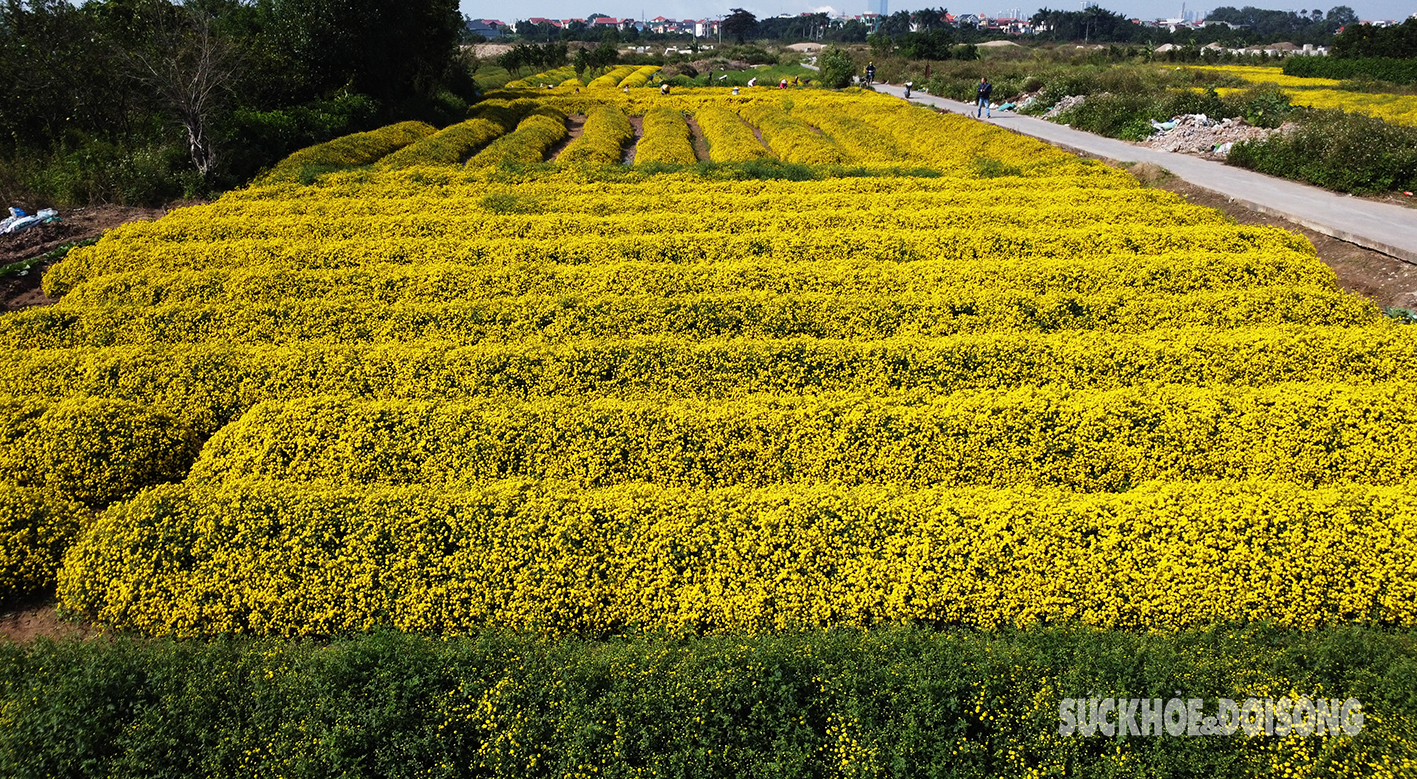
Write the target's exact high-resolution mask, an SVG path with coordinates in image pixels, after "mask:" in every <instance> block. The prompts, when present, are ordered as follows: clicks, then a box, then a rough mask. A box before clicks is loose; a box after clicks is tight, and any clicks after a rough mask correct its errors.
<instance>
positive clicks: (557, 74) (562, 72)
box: [502, 65, 576, 89]
mask: <svg viewBox="0 0 1417 779" xmlns="http://www.w3.org/2000/svg"><path fill="white" fill-rule="evenodd" d="M575 76H576V69H575V68H573V67H571V66H569V65H567V66H565V67H561V68H553V69H552V70H545V71H542V72H540V73H537V74H535V75H531V76H527V77H526V78H519V79H517V80H515V81H508V82H507V83H506V84H504V85H503V86H502V88H503V89H536V88H537V87H538V86H540V85H542V84H561V83H562V82H563V81H565V80H567V79H572V78H575Z"/></svg>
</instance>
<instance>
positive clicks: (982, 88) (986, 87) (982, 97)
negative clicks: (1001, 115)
mask: <svg viewBox="0 0 1417 779" xmlns="http://www.w3.org/2000/svg"><path fill="white" fill-rule="evenodd" d="M974 94H975V97H977V98H978V101H979V105H978V106H976V107H975V109H974V118H976V119H978V118H979V112H980V111H983V112H984V118H985V119H992V118H994V115H993V114H992V113H990V112H989V96H990V95H992V94H994V85H993V84H990V83H989V77H988V76H984V77H982V78H980V79H979V88H978V89H976V90H975V91H974Z"/></svg>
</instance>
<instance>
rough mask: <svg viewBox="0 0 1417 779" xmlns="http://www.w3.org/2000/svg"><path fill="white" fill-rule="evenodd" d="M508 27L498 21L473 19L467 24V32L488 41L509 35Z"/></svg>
mask: <svg viewBox="0 0 1417 779" xmlns="http://www.w3.org/2000/svg"><path fill="white" fill-rule="evenodd" d="M506 27H507V25H505V24H502V23H501V22H499V21H497V20H496V19H473V20H472V21H469V22H468V23H467V31H468V32H469V33H470V34H472V35H481V36H482V37H484V38H486V39H487V40H489V41H490V40H494V39H496V38H500V37H502V36H503V35H506V34H507V30H506Z"/></svg>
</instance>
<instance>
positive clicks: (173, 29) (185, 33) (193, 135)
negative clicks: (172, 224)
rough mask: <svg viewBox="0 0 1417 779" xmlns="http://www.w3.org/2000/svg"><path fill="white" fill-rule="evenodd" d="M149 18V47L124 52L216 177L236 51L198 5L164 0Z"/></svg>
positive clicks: (195, 160) (196, 159) (198, 161)
mask: <svg viewBox="0 0 1417 779" xmlns="http://www.w3.org/2000/svg"><path fill="white" fill-rule="evenodd" d="M146 21H147V29H146V30H145V31H144V33H145V34H144V35H143V39H144V45H140V46H134V47H132V48H128V49H124V50H120V56H121V58H122V60H123V61H124V62H125V63H126V64H127V66H128V72H129V73H130V74H131V76H132V77H133V78H135V79H136V80H137V81H138V82H139V83H141V84H143V85H144V86H145V87H147V88H149V89H151V90H152V93H153V94H154V95H156V96H157V97H158V98H159V99H160V100H161V101H162V102H163V103H164V104H165V105H166V107H167V109H168V110H169V111H171V112H172V114H173V115H174V116H175V118H176V119H177V122H178V123H179V124H180V125H182V129H183V130H184V131H185V132H186V134H187V147H188V151H189V154H190V155H191V157H192V164H193V166H194V167H196V169H197V172H198V173H200V174H201V176H202V178H203V179H205V180H210V179H211V177H212V174H213V173H214V172H215V170H216V165H217V148H216V144H215V140H216V139H215V137H214V134H213V132H212V128H213V125H214V124H215V123H216V121H217V113H218V111H219V110H220V108H221V107H222V103H223V100H224V98H225V97H226V94H227V92H228V90H229V88H230V86H231V82H232V81H233V80H234V78H235V76H236V71H237V56H236V49H235V47H234V46H233V45H232V44H231V43H230V42H229V41H227V40H225V39H224V38H222V37H221V36H220V35H218V34H217V32H216V30H215V27H214V24H213V21H212V19H211V18H210V17H209V16H207V14H205V13H203V12H202V11H201V10H200V9H199V8H198V7H196V6H195V5H194V6H171V5H168V4H167V3H165V2H159V3H157V4H156V5H155V7H154V8H153V13H152V14H150V15H149V16H148V17H147V20H146Z"/></svg>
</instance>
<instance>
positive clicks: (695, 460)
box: [0, 67, 1417, 635]
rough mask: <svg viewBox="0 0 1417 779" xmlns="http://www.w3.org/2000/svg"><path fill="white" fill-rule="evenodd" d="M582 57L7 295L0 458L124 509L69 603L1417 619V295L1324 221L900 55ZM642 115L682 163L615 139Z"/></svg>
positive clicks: (337, 624)
mask: <svg viewBox="0 0 1417 779" xmlns="http://www.w3.org/2000/svg"><path fill="white" fill-rule="evenodd" d="M635 70H636V68H633V67H631V68H629V69H628V70H625V71H624V72H623V73H621V74H619V75H615V74H613V73H612V74H609V75H607V76H605V77H603V78H610V77H612V76H613V77H614V79H615V80H614V82H613V84H611V85H612V86H613V85H614V84H619V83H620V82H621V81H623V80H624V79H625V78H627V77H629V76H630V75H631V74H632V73H633V72H634V71H635ZM543 92H547V94H539V95H538V97H537V98H535V99H531V98H529V97H528V94H529V93H526V92H517V91H509V92H507V93H505V97H493V98H492V99H489V100H487V101H485V102H484V103H483V104H480V106H479V107H475V108H474V110H472V111H470V112H469V114H468V117H467V121H466V122H464V123H463V124H459V125H455V126H454V127H452V128H449V129H447V130H444V131H443V132H442V133H439V134H438V135H436V136H433V137H431V138H428V139H427V140H426V141H424V142H423V143H418V144H414V145H410V146H408V147H407V148H406V149H405V150H404V151H402V152H392V151H391V152H389V153H388V154H387V155H386V156H385V157H384V158H383V161H382V164H379V165H374V166H372V167H370V168H368V169H365V170H359V171H349V172H333V173H328V174H325V175H322V176H320V177H319V179H318V180H316V181H315V182H314V183H313V184H310V185H305V186H302V185H301V184H300V181H301V180H302V178H301V177H300V176H296V177H292V178H286V179H279V178H273V179H270V180H265V181H262V182H259V183H257V184H255V185H253V186H251V187H248V188H246V189H243V190H240V191H236V192H231V193H228V194H227V195H225V196H223V197H222V198H221V199H219V200H218V201H216V202H214V203H210V204H205V205H200V206H194V207H190V208H184V209H178V210H175V211H174V212H172V213H170V214H168V215H167V216H166V217H164V218H163V219H161V220H158V221H156V222H151V223H135V224H130V225H126V226H124V227H122V228H119V229H117V230H114V231H112V232H110V233H109V234H108V235H107V236H106V237H105V238H104V239H103V240H101V241H99V242H98V243H97V244H95V245H93V246H90V247H87V248H82V249H76V250H74V251H73V252H71V253H70V254H69V255H68V257H66V258H65V259H64V261H62V262H61V263H59V264H58V265H56V266H55V267H54V268H52V269H51V270H50V271H49V272H48V273H47V274H46V277H45V280H44V284H45V289H46V291H47V292H48V293H49V294H51V295H53V296H55V297H60V298H61V299H60V301H59V302H58V303H57V304H55V305H53V306H48V307H43V308H35V309H29V310H25V311H19V312H13V313H9V314H6V315H4V316H3V317H0V347H3V348H0V398H3V400H0V436H3V437H4V438H3V443H4V444H5V446H4V448H3V451H0V483H7V484H10V485H12V486H14V487H15V488H16V489H22V490H30V491H32V492H25V493H23V495H25V496H34V495H38V496H39V497H36V498H33V499H34V500H40V499H42V500H45V501H50V502H49V503H46V504H45V505H50V506H65V505H70V504H78V505H82V506H84V507H86V508H92V509H93V510H96V511H101V512H102V517H101V518H100V519H99V520H97V521H96V522H95V523H94V524H93V525H92V526H87V527H85V528H84V529H82V530H80V529H79V526H78V525H76V524H73V523H68V524H64V523H59V524H55V525H54V527H56V528H61V529H60V530H56V531H55V532H54V533H52V534H51V535H50V536H47V538H57V539H58V540H57V541H54V544H57V546H53V545H52V546H49V547H44V548H46V549H50V550H55V549H59V548H62V547H70V551H69V553H68V556H67V557H66V561H65V562H64V563H63V566H62V568H61V570H60V571H59V578H60V582H61V583H60V592H61V597H62V599H63V602H64V603H65V604H66V605H67V606H69V607H72V608H74V609H76V610H79V611H82V612H84V613H86V614H89V615H91V616H93V617H95V618H97V619H99V620H101V621H104V622H108V623H112V624H115V625H122V626H126V627H132V628H136V629H141V630H152V631H156V632H166V633H176V634H182V635H201V634H210V633H215V632H222V631H244V632H257V633H277V634H282V635H285V634H297V633H310V634H326V633H331V632H338V631H341V630H348V629H357V628H364V627H369V626H373V625H377V624H386V625H395V626H398V627H401V628H408V629H417V630H429V631H439V630H447V631H452V632H463V631H473V630H477V629H480V628H482V627H488V626H492V627H512V628H517V629H526V630H535V631H544V632H549V633H586V634H599V633H601V632H604V631H621V630H624V631H630V630H639V629H657V628H665V629H671V630H675V631H696V630H709V631H718V630H756V629H764V628H776V627H786V626H804V625H811V626H815V625H862V626H869V625H875V624H881V623H884V622H920V623H929V624H944V623H951V624H960V625H970V626H979V627H997V626H1000V625H1005V624H1030V623H1034V622H1051V621H1068V620H1077V621H1083V622H1088V623H1090V624H1094V625H1099V626H1105V627H1109V628H1126V629H1132V628H1138V629H1144V628H1172V627H1178V626H1189V625H1205V624H1212V623H1216V622H1231V621H1235V622H1244V621H1258V620H1268V621H1271V622H1274V623H1275V624H1281V625H1287V626H1293V627H1312V626H1315V625H1333V624H1342V623H1372V624H1381V625H1411V624H1413V616H1412V614H1411V611H1410V609H1411V605H1410V604H1411V603H1412V602H1413V599H1412V598H1411V593H1409V592H1408V591H1407V589H1404V588H1409V587H1410V584H1409V583H1410V582H1411V581H1413V577H1412V575H1411V574H1412V573H1413V572H1412V571H1411V570H1410V568H1411V565H1412V562H1411V561H1412V559H1414V557H1413V555H1412V550H1411V549H1410V548H1409V547H1410V546H1411V544H1412V539H1413V538H1414V537H1417V535H1414V534H1413V533H1412V532H1411V528H1410V527H1409V525H1410V524H1411V522H1412V521H1413V516H1414V514H1413V511H1412V505H1411V501H1410V498H1408V497H1406V496H1407V495H1408V494H1410V493H1411V492H1412V490H1411V488H1412V487H1413V485H1414V484H1417V460H1414V459H1413V455H1412V452H1414V451H1417V446H1414V444H1417V401H1414V398H1417V392H1414V389H1417V386H1414V384H1413V378H1412V377H1413V376H1414V375H1417V328H1410V327H1404V326H1401V325H1398V324H1396V323H1395V322H1393V321H1391V320H1389V319H1387V318H1386V317H1384V316H1383V314H1382V312H1381V311H1380V310H1379V309H1377V307H1376V306H1374V305H1373V304H1372V303H1370V302H1368V301H1366V300H1363V299H1361V298H1359V297H1356V296H1354V295H1351V294H1349V293H1347V292H1344V291H1342V290H1341V289H1339V288H1338V286H1337V284H1336V280H1335V276H1334V274H1333V272H1332V271H1331V270H1329V269H1328V268H1327V267H1325V266H1324V264H1323V263H1322V262H1321V261H1320V260H1319V258H1318V257H1317V255H1316V254H1315V252H1314V250H1313V247H1312V246H1311V245H1309V243H1308V242H1307V241H1305V240H1304V239H1303V238H1301V237H1299V236H1296V235H1294V234H1291V233H1288V232H1285V231H1282V230H1277V229H1273V228H1266V227H1254V226H1244V225H1237V224H1234V223H1233V222H1231V221H1229V220H1228V219H1226V218H1225V217H1224V216H1223V215H1221V214H1219V213H1216V212H1214V211H1211V210H1208V209H1204V208H1198V207H1196V206H1193V205H1191V204H1189V203H1187V202H1185V201H1184V200H1183V199H1181V198H1179V197H1177V196H1175V195H1172V194H1170V193H1166V192H1162V191H1158V190H1154V189H1146V188H1143V187H1141V186H1139V185H1138V184H1137V182H1136V181H1135V180H1134V179H1133V178H1132V177H1130V176H1128V175H1127V174H1125V173H1123V172H1120V171H1117V170H1114V169H1111V168H1107V167H1105V166H1102V165H1098V164H1095V163H1091V162H1088V161H1086V160H1081V159H1078V158H1077V157H1076V156H1074V155H1070V154H1067V153H1065V152H1062V151H1059V150H1057V149H1054V148H1052V147H1049V146H1046V145H1044V144H1042V143H1038V142H1035V141H1031V140H1029V139H1026V138H1022V137H1020V136H1017V135H1015V134H1012V133H1008V132H1005V131H1002V130H999V129H998V128H993V127H990V126H987V125H985V124H983V123H979V122H974V121H971V120H969V119H966V118H962V117H953V116H946V115H941V114H937V113H934V112H932V111H929V110H925V109H922V108H920V107H917V106H910V105H906V104H904V103H903V102H901V101H899V100H892V99H890V98H888V97H885V96H882V95H877V94H874V93H870V92H861V91H854V90H847V91H844V92H841V93H830V92H825V91H820V90H799V91H794V92H793V93H792V94H791V95H789V96H786V97H784V95H783V94H781V93H778V92H774V91H770V90H763V91H762V93H761V94H745V95H740V96H736V97H735V96H731V95H727V94H725V93H724V90H721V89H718V90H696V89H685V90H675V92H674V94H672V95H669V96H664V95H660V94H658V93H655V92H653V91H652V90H645V89H641V90H631V93H630V94H625V93H623V92H619V91H617V90H614V89H605V90H601V89H596V90H585V92H583V93H582V94H573V93H569V92H568V91H565V90H551V91H547V90H543ZM592 92H594V94H592ZM572 113H584V114H586V115H587V116H588V117H589V118H588V121H587V124H586V132H585V134H584V135H583V136H582V139H581V140H580V141H578V142H577V143H575V144H571V145H569V146H568V147H567V149H566V150H565V151H564V153H562V154H561V155H560V157H561V160H560V163H559V164H541V163H543V162H544V160H545V159H546V156H547V154H548V152H549V150H550V149H551V148H552V147H553V146H554V145H555V144H557V143H558V142H560V141H562V140H564V138H565V136H566V119H567V116H568V115H569V114H572ZM633 116H643V117H644V119H643V127H644V135H643V138H642V139H641V141H640V143H639V148H638V149H637V151H636V159H637V160H638V161H639V162H642V163H647V162H676V163H682V166H681V167H676V168H670V169H663V168H658V167H656V166H654V165H644V166H638V165H637V166H625V165H620V164H619V163H620V161H621V156H620V154H621V149H622V148H623V145H624V144H626V143H628V141H629V139H630V138H631V137H632V135H631V123H630V117H633ZM685 116H692V117H694V118H695V121H696V122H697V123H698V125H699V127H700V128H701V129H702V130H703V133H704V136H705V138H706V140H707V141H708V142H709V144H710V153H711V157H712V161H713V162H714V163H718V164H714V165H704V166H699V165H688V164H687V163H689V162H693V161H694V160H693V157H694V154H693V149H692V147H691V146H690V144H689V138H690V135H689V130H688V125H687V123H686V121H685V119H684V117H685ZM492 127H501V128H503V129H509V130H512V131H511V132H508V133H506V134H505V135H502V136H501V137H499V138H497V139H496V140H491V141H490V142H488V143H486V145H485V146H484V147H483V148H482V149H481V151H478V152H477V153H476V154H475V155H474V154H473V151H476V148H475V147H476V146H477V144H480V143H482V141H481V140H480V138H481V137H483V136H482V135H479V133H484V132H485V133H490V132H491V129H490V128H492ZM479 128H480V129H479ZM513 128H515V129H513ZM755 128H756V129H757V130H758V131H760V132H761V133H762V135H763V137H764V138H765V139H766V140H767V142H768V143H769V144H770V145H771V147H772V149H773V151H772V152H770V151H769V150H768V148H767V147H765V146H764V145H763V143H761V142H760V141H759V140H758V139H757V137H755V133H754V130H755ZM464 155H472V159H471V160H470V161H469V162H468V164H467V165H465V166H458V164H457V163H459V162H460V161H461V160H462V158H463V156H464ZM773 156H777V157H778V158H780V161H779V160H771V159H767V160H765V159H764V158H769V157H773ZM577 161H579V162H592V163H594V164H589V165H587V164H578V162H577ZM503 162H514V163H538V164H534V165H502V164H501V163H503ZM784 163H789V164H784ZM405 165H406V166H407V167H405ZM789 178H802V179H807V180H788V179H789ZM199 445H200V451H199V450H198V447H199ZM169 482H180V483H177V484H169ZM25 501H30V502H28V503H27V502H25ZM5 505H12V506H13V507H12V508H8V509H5V511H7V512H9V516H8V518H7V521H9V522H10V525H5V527H15V528H21V529H24V528H29V527H32V526H37V525H36V523H37V522H39V520H36V519H34V517H38V516H41V514H36V513H35V511H33V510H31V509H29V508H23V506H31V507H32V505H33V500H32V499H31V497H24V498H23V500H21V499H19V498H17V499H15V501H12V504H5ZM55 510H56V511H58V509H55ZM44 516H48V515H44ZM66 516H67V515H66ZM65 528H67V529H65ZM7 532H8V531H7ZM16 532H19V531H16ZM25 532H28V531H25ZM75 534H77V538H76V537H75ZM27 538H28V536H27ZM36 538H37V536H36ZM23 543H26V544H31V545H36V544H40V542H38V541H33V542H31V541H24V542H23ZM44 543H50V542H49V541H45V542H44ZM25 548H27V549H28V548H30V547H25ZM34 548H39V546H34ZM56 553H57V552H56ZM36 554H38V553H36ZM46 554H48V553H46ZM36 559H38V558H36ZM49 559H52V554H51V558H49ZM16 565H18V564H16ZM1333 566H1339V568H1334V567H1333ZM1340 569H1341V570H1345V571H1348V572H1350V574H1351V575H1345V577H1344V578H1342V579H1340V578H1337V577H1335V576H1334V575H1333V574H1332V571H1333V570H1340ZM35 570H38V569H35ZM46 570H52V568H51V569H46ZM45 575H49V574H45ZM26 576H29V574H26ZM31 578H33V577H31ZM41 579H43V576H41V577H40V579H35V581H40V580H41ZM16 581H18V579H16ZM12 586H13V587H19V586H20V585H18V584H16V585H12ZM25 586H29V585H25Z"/></svg>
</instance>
